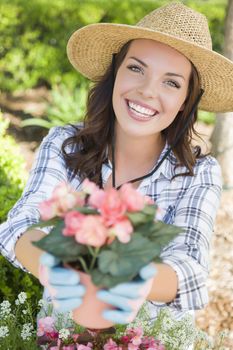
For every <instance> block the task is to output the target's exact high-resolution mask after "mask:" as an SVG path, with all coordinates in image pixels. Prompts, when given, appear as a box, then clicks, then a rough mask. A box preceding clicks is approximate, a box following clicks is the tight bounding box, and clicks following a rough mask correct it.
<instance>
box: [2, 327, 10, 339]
mask: <svg viewBox="0 0 233 350" xmlns="http://www.w3.org/2000/svg"><path fill="white" fill-rule="evenodd" d="M8 335H9V329H8V327H7V326H1V327H0V338H5V337H7V336H8Z"/></svg>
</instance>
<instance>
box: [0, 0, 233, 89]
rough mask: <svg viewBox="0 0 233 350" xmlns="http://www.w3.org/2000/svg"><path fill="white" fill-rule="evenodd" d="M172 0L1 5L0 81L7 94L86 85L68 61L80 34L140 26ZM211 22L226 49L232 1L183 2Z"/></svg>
mask: <svg viewBox="0 0 233 350" xmlns="http://www.w3.org/2000/svg"><path fill="white" fill-rule="evenodd" d="M169 2H170V1H168V0H145V1H141V0H121V1H120V0H112V1H108V0H96V1H93V0H85V1H84V0H56V1H55V0H51V1H47V0H33V1H30V2H28V1H25V0H11V1H8V0H1V3H0V14H1V17H0V18H1V20H0V37H1V45H0V81H1V88H2V89H3V90H4V91H15V90H23V89H26V88H31V87H34V86H38V85H41V84H46V85H47V86H50V87H51V86H53V85H54V84H60V83H64V84H66V85H67V84H68V85H70V86H73V87H74V86H81V85H83V84H84V85H85V79H84V78H83V77H82V76H81V75H80V74H78V73H77V72H75V70H74V69H73V68H72V66H71V65H70V63H69V62H68V59H67V57H66V44H67V40H68V38H69V37H70V35H71V34H72V32H74V31H75V30H76V29H78V28H80V27H82V26H84V25H87V24H90V23H96V22H113V23H117V22H118V23H128V24H135V23H136V22H137V21H138V20H139V19H140V18H141V17H143V16H144V15H145V14H146V13H148V12H149V11H151V10H153V9H154V8H156V7H159V6H161V5H165V4H167V3H169ZM182 2H183V3H184V4H185V5H188V6H191V7H193V8H195V9H197V10H199V11H201V12H203V13H204V14H205V15H206V16H207V17H208V19H209V25H210V30H211V32H212V37H213V44H214V45H213V46H214V48H215V50H217V51H221V49H222V44H223V41H224V40H223V39H224V37H223V32H224V29H223V27H224V16H225V7H226V3H227V0H206V1H200V0H199V1H194V0H184V1H182Z"/></svg>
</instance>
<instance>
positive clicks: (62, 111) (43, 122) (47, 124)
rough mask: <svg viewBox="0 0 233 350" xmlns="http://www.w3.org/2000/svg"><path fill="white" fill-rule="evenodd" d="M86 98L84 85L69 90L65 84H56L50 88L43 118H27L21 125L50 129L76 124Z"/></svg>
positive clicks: (84, 108)
mask: <svg viewBox="0 0 233 350" xmlns="http://www.w3.org/2000/svg"><path fill="white" fill-rule="evenodd" d="M86 99H87V89H85V88H84V87H81V88H79V89H74V90H73V91H71V90H70V89H69V88H68V87H67V86H66V85H63V84H62V85H60V86H56V87H54V88H53V89H52V90H51V101H50V103H49V104H48V107H47V110H46V111H45V118H29V119H26V120H24V121H23V122H22V123H21V126H23V127H25V126H31V125H34V126H41V127H44V128H47V129H50V128H51V127H53V126H62V125H66V124H69V123H71V124H77V122H80V121H81V120H83V117H84V114H85V110H86ZM25 112H26V110H25Z"/></svg>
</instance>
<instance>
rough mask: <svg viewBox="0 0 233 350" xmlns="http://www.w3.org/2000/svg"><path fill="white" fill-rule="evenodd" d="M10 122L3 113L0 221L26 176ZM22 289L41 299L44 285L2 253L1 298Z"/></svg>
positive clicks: (17, 194) (15, 296) (5, 214)
mask: <svg viewBox="0 0 233 350" xmlns="http://www.w3.org/2000/svg"><path fill="white" fill-rule="evenodd" d="M7 126H8V122H7V121H6V120H3V119H2V117H1V115H0V223H1V222H3V221H5V220H6V216H7V212H8V211H9V210H10V209H11V208H12V207H13V205H14V203H15V202H16V200H17V199H18V198H19V197H20V195H21V193H22V189H23V187H24V184H25V180H26V178H27V174H26V171H25V169H24V160H23V158H22V156H21V155H20V151H19V148H18V147H17V145H16V143H15V141H14V139H13V138H12V137H10V136H9V135H6V129H7ZM21 291H26V292H27V293H28V295H30V296H32V297H35V299H38V298H39V297H40V296H41V287H40V285H39V283H38V281H37V279H36V278H34V277H33V276H31V275H30V274H27V273H25V272H23V271H22V270H20V269H16V268H15V267H14V266H12V265H11V264H10V263H9V262H8V261H7V260H6V259H5V258H4V257H3V256H0V301H1V300H3V299H5V298H7V299H9V300H14V299H16V298H17V295H18V294H19V293H20V292H21Z"/></svg>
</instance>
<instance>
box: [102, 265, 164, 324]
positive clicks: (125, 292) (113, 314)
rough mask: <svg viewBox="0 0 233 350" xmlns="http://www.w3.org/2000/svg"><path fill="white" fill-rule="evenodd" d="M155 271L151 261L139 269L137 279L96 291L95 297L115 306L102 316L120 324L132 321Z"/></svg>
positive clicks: (146, 293) (143, 300)
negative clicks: (114, 308)
mask: <svg viewBox="0 0 233 350" xmlns="http://www.w3.org/2000/svg"><path fill="white" fill-rule="evenodd" d="M156 272H157V270H156V268H155V265H154V264H153V263H151V264H149V265H146V266H144V267H143V268H142V269H141V270H140V271H139V276H140V278H139V279H137V280H133V281H131V282H127V283H121V284H118V285H117V286H115V287H113V288H110V289H109V290H100V291H98V292H97V297H98V298H99V299H100V300H102V301H104V302H106V303H107V304H110V305H113V306H115V307H116V308H117V309H116V310H105V311H104V312H103V318H105V319H106V320H109V321H112V322H113V323H120V324H127V323H130V322H132V321H133V320H134V319H135V317H136V315H137V313H138V311H139V309H140V307H141V306H142V304H143V303H144V302H145V300H146V298H147V296H148V295H149V293H150V290H151V287H152V283H153V280H154V276H155V274H156Z"/></svg>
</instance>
